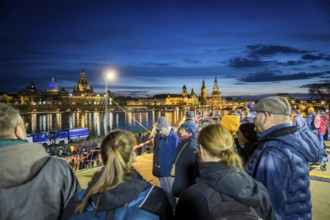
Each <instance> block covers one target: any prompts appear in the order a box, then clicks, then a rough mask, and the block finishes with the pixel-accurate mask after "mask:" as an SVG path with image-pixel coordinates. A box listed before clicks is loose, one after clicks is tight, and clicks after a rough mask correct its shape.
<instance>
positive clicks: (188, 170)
mask: <svg viewBox="0 0 330 220" xmlns="http://www.w3.org/2000/svg"><path fill="white" fill-rule="evenodd" d="M178 132H179V133H180V142H179V146H178V148H177V149H176V153H175V161H174V162H175V178H174V182H173V186H172V193H173V195H174V196H176V197H179V196H180V194H181V192H182V191H183V190H184V189H186V188H188V187H189V186H191V185H192V184H194V183H195V178H196V176H197V173H198V153H197V137H198V134H197V125H196V124H195V122H193V121H186V122H184V123H183V124H182V125H181V126H180V127H179V129H178Z"/></svg>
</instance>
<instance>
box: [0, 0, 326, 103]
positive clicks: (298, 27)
mask: <svg viewBox="0 0 330 220" xmlns="http://www.w3.org/2000/svg"><path fill="white" fill-rule="evenodd" d="M0 4H1V7H0V18H1V19H0V27H1V28H2V30H6V31H3V32H1V33H0V91H7V92H18V91H21V90H24V89H25V87H26V86H27V85H28V84H30V83H31V82H35V83H36V85H37V88H38V89H39V90H41V91H46V89H47V86H48V85H49V83H50V82H51V79H52V78H53V77H54V78H55V82H56V83H57V84H58V85H59V86H60V88H65V89H68V90H70V91H72V89H73V87H74V86H75V85H76V83H77V81H78V79H79V73H80V71H81V69H85V71H86V74H87V80H88V82H89V84H90V85H91V86H93V88H94V91H95V92H96V93H104V91H105V84H106V82H105V81H106V79H105V72H106V71H108V70H110V69H111V70H113V71H115V72H116V78H115V79H113V80H111V81H110V80H109V81H108V84H109V88H110V89H111V90H112V91H113V92H114V93H115V94H116V95H124V96H132V97H151V96H153V95H155V94H166V93H171V94H173V93H175V94H177V93H180V92H181V89H182V86H183V85H186V87H187V90H188V92H190V91H191V89H194V92H195V93H196V94H197V95H200V88H201V83H202V81H203V79H204V80H205V84H206V87H207V89H208V90H207V92H208V94H210V92H211V91H212V88H213V83H214V78H215V77H217V79H218V85H219V88H220V90H221V92H222V94H223V95H224V96H242V95H252V96H257V95H263V94H275V93H290V94H293V93H295V94H296V93H308V85H310V84H313V83H318V82H322V81H323V80H326V79H328V78H329V76H330V68H329V67H330V42H329V41H330V1H328V0H316V1H307V0H303V1H298V0H292V1H284V0H277V1H275V0H271V1H258V0H252V1H243V0H240V1H238V0H234V1H230V2H227V1H209V0H206V1H180V0H178V1H164V2H156V1H145V0H141V1H115V0H110V1H97V2H92V1H88V0H86V1H76V0H73V1H69V2H65V1H61V0H60V1H52V0H51V1H47V2H44V1H38V0H32V1H29V2H26V1H16V0H14V1H5V2H2V3H0Z"/></svg>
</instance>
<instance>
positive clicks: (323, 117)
mask: <svg viewBox="0 0 330 220" xmlns="http://www.w3.org/2000/svg"><path fill="white" fill-rule="evenodd" d="M320 118H321V120H320V127H319V128H318V129H317V135H318V137H319V140H320V144H321V147H322V148H324V149H325V145H324V135H325V133H326V132H327V126H328V118H327V113H325V111H320Z"/></svg>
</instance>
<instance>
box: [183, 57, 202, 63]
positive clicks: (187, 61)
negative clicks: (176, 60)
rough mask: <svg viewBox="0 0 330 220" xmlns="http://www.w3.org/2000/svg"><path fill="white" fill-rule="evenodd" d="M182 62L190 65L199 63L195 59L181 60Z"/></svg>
mask: <svg viewBox="0 0 330 220" xmlns="http://www.w3.org/2000/svg"><path fill="white" fill-rule="evenodd" d="M183 62H185V63H191V64H198V63H200V61H199V60H196V59H190V58H184V59H183Z"/></svg>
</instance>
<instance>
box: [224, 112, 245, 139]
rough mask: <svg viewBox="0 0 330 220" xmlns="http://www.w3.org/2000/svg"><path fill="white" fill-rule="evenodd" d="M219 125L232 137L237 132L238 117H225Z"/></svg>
mask: <svg viewBox="0 0 330 220" xmlns="http://www.w3.org/2000/svg"><path fill="white" fill-rule="evenodd" d="M220 124H221V125H222V126H223V127H225V128H226V129H227V130H228V131H229V132H230V133H231V134H232V135H233V136H234V135H235V134H236V132H237V131H238V128H239V125H240V117H239V115H235V114H233V115H225V116H223V117H222V119H221V121H220Z"/></svg>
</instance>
